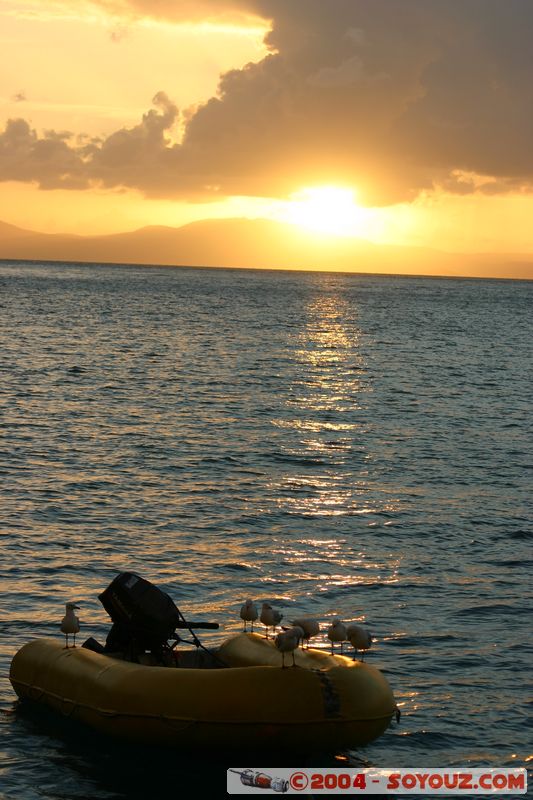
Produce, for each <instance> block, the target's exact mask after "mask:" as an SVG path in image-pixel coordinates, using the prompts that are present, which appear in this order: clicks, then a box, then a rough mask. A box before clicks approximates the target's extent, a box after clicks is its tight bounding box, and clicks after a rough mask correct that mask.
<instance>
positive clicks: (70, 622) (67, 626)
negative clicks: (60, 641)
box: [61, 603, 80, 650]
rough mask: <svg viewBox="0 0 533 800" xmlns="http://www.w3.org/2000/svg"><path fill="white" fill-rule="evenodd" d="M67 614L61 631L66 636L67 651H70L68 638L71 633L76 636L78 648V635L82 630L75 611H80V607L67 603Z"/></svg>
mask: <svg viewBox="0 0 533 800" xmlns="http://www.w3.org/2000/svg"><path fill="white" fill-rule="evenodd" d="M65 608H66V614H65V616H64V617H63V619H62V620H61V631H62V632H63V633H64V634H65V638H66V641H67V643H66V645H65V650H67V649H68V636H69V633H72V634H73V635H74V647H76V634H77V633H78V632H79V630H80V621H79V619H78V617H77V616H76V614H75V613H74V609H77V610H79V608H80V607H79V606H77V605H75V604H74V603H67V604H66V606H65Z"/></svg>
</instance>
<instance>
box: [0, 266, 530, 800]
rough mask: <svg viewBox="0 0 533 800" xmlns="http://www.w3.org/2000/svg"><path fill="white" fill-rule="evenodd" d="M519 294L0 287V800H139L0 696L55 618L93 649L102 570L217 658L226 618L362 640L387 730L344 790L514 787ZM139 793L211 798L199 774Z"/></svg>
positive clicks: (493, 287) (49, 270) (184, 284)
mask: <svg viewBox="0 0 533 800" xmlns="http://www.w3.org/2000/svg"><path fill="white" fill-rule="evenodd" d="M532 295H533V284H532V283H526V282H515V281H508V282H505V281H475V280H446V279H427V278H420V279H417V278H395V277H385V276H383V277H381V276H358V275H340V274H312V273H296V274H292V273H272V272H270V273H269V272H246V271H231V270H192V269H169V268H164V269H160V268H150V267H109V266H82V265H39V264H9V263H6V262H4V263H1V264H0V304H1V308H0V348H1V349H0V353H1V361H0V403H1V412H2V437H1V441H0V450H1V455H0V480H1V483H0V491H1V495H2V500H1V506H0V508H1V534H2V540H1V541H2V549H1V563H0V569H1V572H0V577H1V581H2V583H1V586H2V591H1V594H0V604H1V611H0V634H1V639H0V698H1V709H2V714H1V716H0V733H1V736H2V748H1V749H2V753H1V756H0V758H1V761H0V786H1V787H2V789H1V790H0V795H1V793H2V792H3V796H4V797H6V798H17V800H29V798H66V799H67V800H70V799H71V798H72V799H73V798H95V800H101V799H103V798H121V797H144V798H145V797H150V796H160V795H159V794H157V793H156V794H153V793H152V794H151V788H152V789H153V786H154V783H153V781H154V780H155V777H154V766H153V764H154V763H157V762H154V761H153V760H150V759H148V758H147V759H146V760H143V759H142V758H141V759H139V758H137V759H132V758H131V754H128V753H122V752H121V751H120V750H118V751H115V750H110V745H109V744H108V743H101V742H98V741H95V738H96V737H95V736H92V735H84V734H83V732H78V731H76V732H73V731H63V730H62V729H58V728H57V727H56V725H55V722H54V721H53V720H49V719H40V718H39V716H37V717H36V716H35V715H32V714H30V715H28V714H27V713H24V712H23V711H21V710H20V709H18V708H17V706H16V704H15V695H14V693H13V691H12V689H11V686H10V683H9V680H8V670H9V663H10V660H11V658H12V656H13V654H14V653H15V651H16V650H17V648H18V647H20V646H21V645H22V644H23V643H24V642H26V641H27V640H28V639H31V638H33V637H41V636H50V635H51V636H58V635H59V634H58V623H59V621H60V619H61V617H62V615H63V608H64V606H63V604H64V603H65V602H66V601H67V600H70V599H74V600H77V601H78V602H79V605H80V606H81V609H82V610H81V611H80V615H81V619H82V624H83V633H84V634H85V633H86V634H87V635H91V634H93V635H96V636H97V637H100V638H103V637H104V636H105V630H106V627H107V622H106V615H105V612H104V611H103V609H102V608H101V606H100V605H99V602H98V600H97V597H96V596H97V594H98V592H100V591H101V590H102V589H103V588H104V587H105V586H106V585H107V583H108V582H109V581H110V580H111V579H112V577H113V576H114V574H115V573H116V572H117V571H118V570H124V569H128V570H136V571H138V572H140V573H141V574H143V575H144V576H145V577H147V578H149V579H151V580H153V581H155V582H157V583H158V584H159V585H160V586H161V587H162V588H164V589H165V590H166V591H168V592H169V593H170V594H171V595H172V596H173V597H174V599H175V600H176V602H177V603H178V605H179V606H180V608H181V609H182V610H183V611H184V612H185V613H187V614H189V615H190V616H191V617H192V616H195V617H198V616H201V617H203V618H204V619H213V620H218V621H220V622H222V623H224V631H223V632H222V634H219V635H218V636H219V638H221V635H222V636H223V635H224V634H227V632H232V631H235V630H237V629H238V628H239V625H240V620H239V619H238V609H239V607H240V605H241V603H242V602H243V600H244V599H245V598H246V597H253V598H256V599H257V600H258V601H263V600H271V601H272V602H273V603H275V604H276V605H278V606H280V607H281V608H282V610H283V612H284V614H285V616H286V617H287V618H290V617H291V615H292V614H293V613H301V612H308V613H312V614H316V615H318V616H319V617H320V618H321V620H322V621H323V623H324V624H325V623H326V621H327V619H328V618H329V617H332V616H335V615H337V616H339V617H341V618H343V619H349V620H364V621H365V622H366V623H367V624H368V625H369V627H370V629H371V630H372V632H373V634H374V636H375V639H376V642H375V647H374V648H373V650H372V651H371V652H370V653H369V656H368V661H369V662H370V663H371V664H373V665H375V666H378V667H379V668H380V669H382V670H383V671H384V672H385V674H386V675H387V678H388V680H389V681H390V683H391V684H392V686H393V689H394V691H395V694H396V697H397V700H398V702H399V705H400V706H401V709H402V712H403V716H402V722H401V724H400V726H399V727H397V726H396V725H393V726H392V727H391V728H390V729H389V730H388V731H387V733H386V734H385V735H384V736H383V737H382V738H381V739H379V740H378V741H376V742H374V743H372V744H370V745H368V746H367V747H365V748H363V749H361V750H359V751H357V752H354V753H351V754H350V756H349V758H350V760H351V763H353V764H354V765H362V766H370V765H375V766H383V767H391V766H392V767H401V766H409V767H413V766H418V767H427V766H439V767H445V766H449V765H460V766H466V765H471V766H483V765H487V766H513V765H524V764H527V760H528V757H529V758H531V744H530V733H529V732H528V715H529V724H531V705H529V706H528V704H527V696H526V682H527V678H528V673H529V669H530V663H531V660H532V647H531V639H530V625H531V616H530V610H531V605H530V600H531V595H530V593H529V591H530V585H531V584H530V579H531V567H532V555H531V541H532V538H533V534H532V525H531V507H530V506H528V491H529V490H530V488H531V475H532V473H531V465H532V463H533V458H532V439H531V429H529V430H528V412H529V411H530V396H531V358H530V356H531V353H530V349H529V348H530V345H531V341H532V330H531V327H532V326H531V308H532V307H533V303H532V300H533V297H532ZM207 641H209V639H207ZM528 740H529V741H528ZM528 748H529V749H528ZM238 761H239V759H238V758H237V759H235V763H237V762H238ZM212 763H215V766H214V767H210V769H208V770H206V765H210V764H212ZM289 763H290V758H289ZM324 763H326V762H324ZM202 765H203V766H202ZM317 765H318V764H317V763H315V766H317ZM227 766H234V764H229V763H228V764H227ZM250 766H262V767H266V766H268V764H265V763H263V761H262V760H261V754H258V755H257V758H256V763H255V764H253V765H250ZM159 768H164V770H167V771H168V775H167V776H161V775H160V776H159V777H158V780H163V779H165V780H167V779H168V781H169V786H173V787H175V791H173V794H172V796H173V795H174V794H176V795H179V793H180V790H181V789H180V787H182V786H183V781H184V780H186V781H189V782H191V781H192V782H194V780H195V779H196V778H195V776H196V777H197V778H198V781H200V783H199V784H198V785H199V786H200V785H201V782H202V781H204V783H205V782H207V784H206V785H208V786H210V788H211V790H212V795H211V796H213V797H215V796H220V797H222V796H224V795H225V772H224V763H223V762H222V763H218V764H216V754H211V753H201V754H198V761H197V762H196V761H194V760H191V759H189V760H187V759H185V758H184V757H180V756H179V755H178V756H173V757H172V758H171V759H170V760H168V759H164V760H163V765H159V767H158V769H159ZM208 774H209V777H207V775H208ZM217 787H218V788H217ZM217 792H218V793H217ZM182 796H183V795H182ZM186 796H195V795H193V794H192V793H191V792H189V793H188V794H187V792H186Z"/></svg>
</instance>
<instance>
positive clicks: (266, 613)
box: [259, 603, 283, 639]
mask: <svg viewBox="0 0 533 800" xmlns="http://www.w3.org/2000/svg"><path fill="white" fill-rule="evenodd" d="M259 619H260V620H261V622H262V623H263V625H264V626H265V627H266V629H267V630H266V638H267V639H268V629H269V628H273V629H274V633H276V625H279V623H280V622H281V620H282V619H283V614H282V613H281V611H276V610H275V609H273V608H272V606H271V605H270V603H263V607H262V609H261V616H260V617H259Z"/></svg>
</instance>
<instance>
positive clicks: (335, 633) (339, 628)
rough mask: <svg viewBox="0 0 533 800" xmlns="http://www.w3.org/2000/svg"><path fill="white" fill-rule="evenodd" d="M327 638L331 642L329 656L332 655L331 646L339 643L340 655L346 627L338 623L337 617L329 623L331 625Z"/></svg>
mask: <svg viewBox="0 0 533 800" xmlns="http://www.w3.org/2000/svg"><path fill="white" fill-rule="evenodd" d="M326 635H327V637H328V639H329V640H330V642H331V655H333V645H334V644H335V642H340V643H341V653H342V643H343V642H345V641H346V625H345V624H344V623H343V622H341V621H340V619H339V618H338V617H335V618H334V619H333V620H332V621H331V625H330V626H329V628H328V632H327V634H326Z"/></svg>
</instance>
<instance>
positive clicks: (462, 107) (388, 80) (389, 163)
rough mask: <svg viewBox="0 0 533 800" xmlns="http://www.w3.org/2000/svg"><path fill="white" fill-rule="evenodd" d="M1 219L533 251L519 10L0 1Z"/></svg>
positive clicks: (390, 1)
mask: <svg viewBox="0 0 533 800" xmlns="http://www.w3.org/2000/svg"><path fill="white" fill-rule="evenodd" d="M0 20H1V28H0V30H1V35H0V38H1V42H2V56H3V69H2V71H1V73H0V220H3V221H4V222H9V223H12V224H16V225H19V226H22V227H26V228H31V229H35V230H41V231H49V232H74V233H90V234H94V233H111V232H116V231H121V230H132V229H134V228H137V227H141V226H144V225H153V224H159V225H181V224H184V223H186V222H190V221H193V220H197V219H203V218H208V217H237V216H244V217H266V218H270V219H274V220H280V221H288V222H293V223H295V224H297V225H301V226H303V227H304V228H307V229H309V230H316V229H318V230H320V231H322V232H324V233H327V234H329V235H332V236H333V235H342V236H348V237H349V236H358V237H362V238H368V239H370V240H371V241H374V242H378V243H386V244H391V243H395V244H403V245H422V246H430V247H434V248H439V249H443V250H447V251H465V252H533V226H532V225H531V224H530V220H531V218H532V216H533V214H532V212H533V190H532V178H531V176H532V174H533V169H532V163H531V161H532V155H531V153H532V151H531V146H530V143H531V136H530V131H531V123H532V116H533V111H532V109H533V103H532V100H533V98H532V94H533V89H532V84H531V81H530V77H531V66H532V65H531V56H530V49H531V48H530V42H531V38H532V35H533V4H526V3H523V2H521V1H520V0H465V2H463V3H460V4H457V3H442V2H441V0H401V1H400V0H372V2H370V0H349V1H348V0H328V3H327V4H325V3H324V2H323V0H291V1H290V2H287V0H216V1H215V0H202V1H198V2H193V0H181V1H180V0H85V2H84V0H76V2H74V0H55V2H54V0H51V2H43V1H42V0H3V1H2V2H0Z"/></svg>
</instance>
